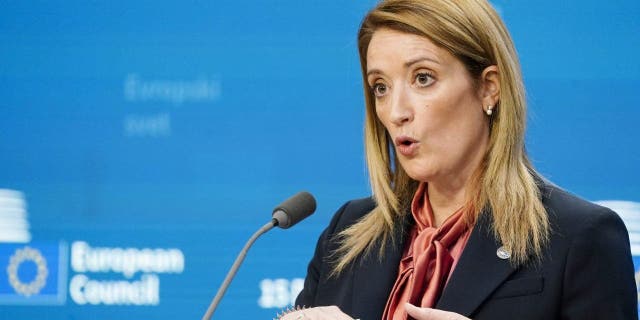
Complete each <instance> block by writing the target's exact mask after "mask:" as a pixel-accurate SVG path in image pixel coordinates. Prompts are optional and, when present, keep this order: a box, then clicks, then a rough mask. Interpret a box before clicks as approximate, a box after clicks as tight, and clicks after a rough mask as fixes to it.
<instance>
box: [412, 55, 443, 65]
mask: <svg viewBox="0 0 640 320" xmlns="http://www.w3.org/2000/svg"><path fill="white" fill-rule="evenodd" d="M422 61H431V62H433V63H435V64H440V61H438V60H436V59H434V58H431V57H424V56H423V57H418V58H415V59H411V60H409V61H407V62H405V63H404V67H405V68H409V67H411V66H412V65H414V64H416V63H418V62H422Z"/></svg>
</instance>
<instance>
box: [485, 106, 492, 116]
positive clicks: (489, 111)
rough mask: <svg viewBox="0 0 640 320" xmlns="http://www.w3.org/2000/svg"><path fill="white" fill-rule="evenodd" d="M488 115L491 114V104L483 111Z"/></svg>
mask: <svg viewBox="0 0 640 320" xmlns="http://www.w3.org/2000/svg"><path fill="white" fill-rule="evenodd" d="M485 112H486V113H487V115H488V116H491V115H492V114H493V106H487V111H485Z"/></svg>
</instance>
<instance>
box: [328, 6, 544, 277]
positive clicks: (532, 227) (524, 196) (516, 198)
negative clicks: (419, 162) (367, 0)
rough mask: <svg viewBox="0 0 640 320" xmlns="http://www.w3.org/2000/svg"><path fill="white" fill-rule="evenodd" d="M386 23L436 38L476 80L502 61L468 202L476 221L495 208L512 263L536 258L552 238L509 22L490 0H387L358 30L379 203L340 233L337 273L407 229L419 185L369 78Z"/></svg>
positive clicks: (369, 152) (496, 227)
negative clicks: (527, 137) (401, 157)
mask: <svg viewBox="0 0 640 320" xmlns="http://www.w3.org/2000/svg"><path fill="white" fill-rule="evenodd" d="M383 27H384V28H390V29H394V30H397V31H402V32H407V33H411V34H416V35H420V36H424V37H426V38H428V39H430V40H431V41H432V42H434V43H435V44H436V45H438V46H441V47H443V48H445V49H447V50H448V51H449V52H450V53H452V54H453V55H454V56H456V57H457V58H458V59H459V60H460V61H462V63H463V64H464V65H465V67H466V69H467V71H468V72H469V73H470V75H471V76H472V77H473V78H474V79H477V80H478V79H479V78H480V75H481V74H482V71H483V70H484V69H485V68H486V67H488V66H491V65H496V66H497V68H498V73H499V79H500V95H499V103H498V105H497V106H496V110H495V111H494V113H493V115H492V117H491V123H490V133H489V145H488V148H487V152H486V154H485V156H484V159H483V161H482V163H481V164H480V166H479V168H477V170H476V172H475V174H474V176H473V177H472V178H471V181H470V188H471V190H472V192H470V194H469V195H468V199H467V205H466V208H467V210H468V212H469V213H470V217H469V222H470V223H472V222H473V221H475V220H476V219H477V218H478V216H479V215H480V213H481V212H483V210H486V209H490V212H491V213H492V218H493V224H492V227H493V228H492V229H493V233H494V236H495V237H496V239H499V240H500V241H501V242H502V243H503V245H505V246H507V247H508V248H509V249H510V250H511V260H510V261H511V262H512V263H513V264H514V265H521V264H524V263H526V262H528V261H531V260H532V258H533V260H538V258H540V256H541V254H542V249H543V247H544V246H545V245H546V243H547V242H548V238H549V222H548V218H547V213H546V211H545V208H544V206H543V205H542V200H541V198H540V191H539V188H538V186H537V185H536V180H535V176H536V172H535V171H534V169H533V167H532V166H531V164H530V162H529V160H528V158H527V155H526V152H525V146H524V134H525V120H526V102H525V90H524V85H523V82H522V76H521V72H520V65H519V62H518V57H517V54H516V50H515V47H514V45H513V42H512V40H511V37H510V36H509V33H508V31H507V29H506V27H505V25H504V23H503V22H502V20H501V19H500V17H499V16H498V14H497V13H496V12H495V10H494V9H493V8H492V7H491V5H490V4H489V3H488V2H487V1H484V0H389V1H383V2H381V3H380V4H378V6H377V7H375V8H374V9H373V10H371V11H370V12H369V13H368V14H367V15H366V16H365V18H364V20H363V22H362V25H361V27H360V31H359V33H358V47H359V53H360V62H361V66H362V75H363V79H364V87H365V88H364V92H365V103H366V119H365V151H366V161H367V166H368V169H369V179H370V183H371V189H372V192H373V197H374V200H375V201H376V204H377V206H376V208H375V209H373V210H372V211H371V212H370V213H369V214H367V215H366V216H364V217H363V218H362V219H361V220H359V221H358V222H357V223H355V224H353V225H351V226H350V227H349V228H347V229H345V230H343V231H342V232H340V233H339V234H338V239H339V241H340V242H339V243H340V245H339V247H338V249H337V250H336V251H335V252H334V253H333V258H334V266H333V272H334V274H337V273H339V272H341V271H342V270H343V269H344V268H345V267H346V266H348V265H349V264H350V263H351V262H353V261H354V260H355V259H356V258H357V257H358V256H359V255H361V254H369V253H370V251H371V249H372V248H373V247H374V243H376V242H377V243H380V242H382V243H384V242H387V241H388V240H389V238H391V240H393V241H395V240H396V239H395V238H396V236H394V235H395V234H398V231H402V230H401V228H402V225H403V224H404V223H402V221H405V219H406V218H407V213H408V212H409V210H410V208H409V206H410V202H411V199H412V197H413V194H414V192H415V190H416V188H417V185H418V183H417V182H416V181H414V180H412V179H411V178H410V177H409V176H408V175H407V174H406V172H405V171H404V170H403V168H402V167H401V166H400V164H399V163H398V159H397V157H396V155H395V153H394V152H393V144H392V142H391V141H390V140H389V136H388V134H387V132H386V129H385V127H384V126H383V125H382V123H381V122H380V121H379V120H378V118H377V116H376V113H375V102H374V101H375V100H374V97H373V96H372V93H371V91H370V90H369V88H368V86H367V80H366V72H367V61H366V57H367V49H368V46H369V42H370V40H371V37H372V35H373V33H374V32H375V31H376V30H378V29H379V28H383ZM478 81H479V80H478ZM401 233H402V232H400V233H399V234H401ZM383 250H384V245H380V252H379V255H380V257H381V258H382V256H383V254H384V251H383Z"/></svg>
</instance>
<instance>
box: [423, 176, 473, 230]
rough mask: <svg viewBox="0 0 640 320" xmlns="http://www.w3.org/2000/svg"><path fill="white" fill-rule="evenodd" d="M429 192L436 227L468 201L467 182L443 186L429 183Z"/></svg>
mask: <svg viewBox="0 0 640 320" xmlns="http://www.w3.org/2000/svg"><path fill="white" fill-rule="evenodd" d="M427 192H428V193H429V203H430V204H431V210H432V212H433V218H434V222H435V226H436V227H439V226H440V225H442V223H443V222H444V221H445V220H447V218H449V217H450V216H451V215H452V214H454V213H455V212H456V211H457V210H458V209H460V207H462V206H463V205H464V204H465V202H466V183H465V184H463V185H461V186H442V185H438V184H434V183H429V184H428V186H427Z"/></svg>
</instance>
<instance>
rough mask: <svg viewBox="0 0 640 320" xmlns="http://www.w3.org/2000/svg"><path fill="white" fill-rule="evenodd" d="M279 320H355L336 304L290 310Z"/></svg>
mask: <svg viewBox="0 0 640 320" xmlns="http://www.w3.org/2000/svg"><path fill="white" fill-rule="evenodd" d="M278 319H279V320H353V318H351V317H349V316H348V315H346V314H345V313H344V312H342V311H340V308H338V307H336V306H328V307H315V308H309V309H302V310H296V311H293V312H289V313H287V314H285V315H284V316H282V317H280V318H278Z"/></svg>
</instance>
